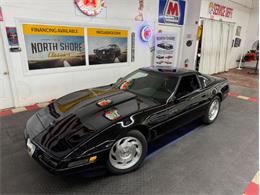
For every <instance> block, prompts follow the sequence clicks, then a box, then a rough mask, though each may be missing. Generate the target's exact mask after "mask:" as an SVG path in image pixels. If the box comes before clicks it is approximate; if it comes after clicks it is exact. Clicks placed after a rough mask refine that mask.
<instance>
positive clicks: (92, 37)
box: [88, 28, 128, 65]
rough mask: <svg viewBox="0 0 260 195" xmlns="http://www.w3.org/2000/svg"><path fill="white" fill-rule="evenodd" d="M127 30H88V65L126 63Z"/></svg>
mask: <svg viewBox="0 0 260 195" xmlns="http://www.w3.org/2000/svg"><path fill="white" fill-rule="evenodd" d="M127 40H128V30H118V29H104V28H88V54H89V65H97V64H110V63H122V62H127Z"/></svg>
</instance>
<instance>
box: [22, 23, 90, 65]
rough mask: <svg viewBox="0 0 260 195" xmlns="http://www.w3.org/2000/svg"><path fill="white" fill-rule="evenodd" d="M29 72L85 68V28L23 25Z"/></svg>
mask: <svg viewBox="0 0 260 195" xmlns="http://www.w3.org/2000/svg"><path fill="white" fill-rule="evenodd" d="M23 33H24V40H25V45H26V51H27V59H28V65H29V70H36V69H46V68H58V67H70V66H84V65H86V60H85V44H84V28H82V27H68V26H49V25H34V24H23Z"/></svg>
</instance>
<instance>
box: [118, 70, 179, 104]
mask: <svg viewBox="0 0 260 195" xmlns="http://www.w3.org/2000/svg"><path fill="white" fill-rule="evenodd" d="M177 81H178V78H177V77H174V76H171V75H166V74H161V73H157V72H150V71H144V70H137V71H134V72H132V73H130V74H129V75H127V76H126V77H124V78H122V79H120V80H119V81H118V82H117V83H116V84H115V87H116V88H118V89H122V90H126V91H129V92H132V93H135V94H137V95H140V96H144V97H147V98H151V99H153V100H156V101H158V102H160V103H165V102H166V101H167V99H168V98H169V97H170V95H171V94H172V93H173V91H174V89H175V88H176V85H177Z"/></svg>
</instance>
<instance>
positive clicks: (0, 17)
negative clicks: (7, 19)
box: [0, 7, 4, 21]
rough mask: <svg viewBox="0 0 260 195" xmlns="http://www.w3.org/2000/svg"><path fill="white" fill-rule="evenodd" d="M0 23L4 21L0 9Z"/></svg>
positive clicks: (0, 9)
mask: <svg viewBox="0 0 260 195" xmlns="http://www.w3.org/2000/svg"><path fill="white" fill-rule="evenodd" d="M0 21H4V17H3V12H2V8H1V7H0Z"/></svg>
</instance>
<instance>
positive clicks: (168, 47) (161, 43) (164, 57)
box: [154, 33, 177, 67]
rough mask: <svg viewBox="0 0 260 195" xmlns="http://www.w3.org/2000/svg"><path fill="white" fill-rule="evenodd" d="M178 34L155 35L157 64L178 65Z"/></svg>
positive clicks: (155, 59) (155, 60)
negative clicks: (176, 56) (176, 60)
mask: <svg viewBox="0 0 260 195" xmlns="http://www.w3.org/2000/svg"><path fill="white" fill-rule="evenodd" d="M176 36H177V35H176V34H164V33H158V34H156V35H155V52H154V62H155V63H154V64H155V66H170V67H176V64H175V63H174V62H175V53H176V40H177V37H176Z"/></svg>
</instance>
